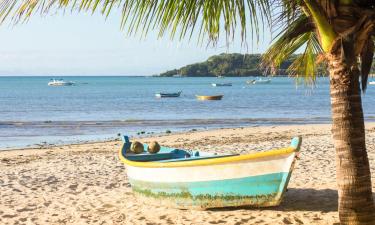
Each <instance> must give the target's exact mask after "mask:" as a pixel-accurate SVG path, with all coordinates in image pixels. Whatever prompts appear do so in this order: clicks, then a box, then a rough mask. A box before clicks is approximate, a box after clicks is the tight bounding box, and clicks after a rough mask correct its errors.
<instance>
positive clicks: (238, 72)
mask: <svg viewBox="0 0 375 225" xmlns="http://www.w3.org/2000/svg"><path fill="white" fill-rule="evenodd" d="M297 56H298V55H292V56H291V57H290V58H289V59H288V60H286V61H285V62H284V63H282V64H281V66H280V69H279V71H278V73H277V74H278V75H284V76H286V75H288V71H287V69H288V67H289V66H290V65H291V64H292V62H293V61H294V59H295V58H296V57H297ZM261 57H262V56H261V54H238V53H233V54H226V53H222V54H220V55H214V56H211V57H210V58H208V59H207V60H206V61H205V62H200V63H194V64H190V65H187V66H184V67H181V68H180V69H174V70H169V71H166V72H164V73H161V74H159V76H162V77H171V76H173V75H177V74H178V75H181V76H185V77H214V76H226V77H246V76H264V75H268V74H265V71H264V70H262V69H261V68H260V67H259V64H260V62H261ZM318 74H320V75H325V74H328V72H327V71H326V67H325V66H321V67H320V68H318ZM370 76H372V77H374V76H375V64H374V63H373V64H372V67H371V72H370Z"/></svg>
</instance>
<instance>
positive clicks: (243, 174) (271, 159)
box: [119, 136, 301, 209]
mask: <svg viewBox="0 0 375 225" xmlns="http://www.w3.org/2000/svg"><path fill="white" fill-rule="evenodd" d="M123 141H124V145H123V147H122V149H121V150H120V152H119V157H120V159H121V161H122V162H123V163H124V164H125V167H126V172H127V175H128V179H129V182H130V184H131V186H132V189H133V192H134V193H135V195H136V196H138V197H139V198H140V199H141V200H143V201H146V202H147V203H154V204H158V205H165V206H170V207H176V208H194V209H207V208H218V207H233V206H255V207H267V206H276V205H279V204H280V202H281V200H282V198H283V195H284V193H285V191H286V188H287V185H288V182H289V179H290V176H291V173H292V170H293V167H294V163H295V160H296V158H297V155H298V152H299V150H300V146H301V138H300V137H296V138H293V140H292V143H291V145H290V146H289V147H286V148H282V149H277V150H270V151H266V152H258V153H252V154H247V155H238V154H232V155H218V154H215V153H206V152H201V151H191V150H182V149H175V148H168V147H161V150H160V152H159V153H157V154H149V153H146V152H145V153H141V154H132V153H129V152H128V149H129V147H130V145H131V142H130V141H129V139H128V137H127V136H124V137H123ZM144 147H145V149H147V145H145V146H144Z"/></svg>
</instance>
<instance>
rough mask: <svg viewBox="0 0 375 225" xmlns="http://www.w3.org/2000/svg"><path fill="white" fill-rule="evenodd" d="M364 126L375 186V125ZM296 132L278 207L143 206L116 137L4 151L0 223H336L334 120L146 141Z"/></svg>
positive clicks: (261, 143) (253, 147)
mask: <svg viewBox="0 0 375 225" xmlns="http://www.w3.org/2000/svg"><path fill="white" fill-rule="evenodd" d="M366 126H367V134H366V135H367V136H366V137H367V140H366V141H367V146H368V152H369V158H370V165H371V170H372V174H373V175H372V181H373V182H372V183H373V186H375V177H374V176H375V146H374V143H375V124H367V125H366ZM296 135H302V137H303V144H302V150H301V155H300V158H301V159H300V160H299V161H298V163H297V165H296V169H295V171H294V172H293V175H292V178H291V182H290V184H289V187H288V188H289V191H288V192H287V193H286V195H285V198H284V200H283V202H282V203H281V205H280V206H278V207H273V208H263V209H256V208H239V209H231V210H228V209H226V210H209V211H194V210H178V209H170V208H166V207H163V206H159V207H155V206H148V205H145V204H142V203H140V202H138V201H137V200H136V199H135V198H134V197H133V195H132V192H131V188H130V185H129V183H128V180H127V178H126V172H125V168H124V166H123V165H122V163H121V162H120V161H119V160H118V156H117V152H118V150H119V148H120V146H121V143H120V142H117V141H116V142H102V143H91V144H79V145H66V146H61V147H51V148H49V149H28V150H13V151H2V152H1V151H0V224H137V225H138V224H335V223H338V214H337V212H336V210H337V192H336V190H335V189H336V181H335V162H334V154H335V153H334V149H333V145H332V141H331V135H330V125H303V126H279V127H256V128H237V129H220V130H213V131H204V132H191V133H185V134H172V135H168V136H160V137H153V138H148V139H142V140H140V141H142V142H145V141H147V140H157V141H158V142H159V143H161V144H163V145H168V146H175V147H183V148H190V149H200V150H208V151H217V152H226V153H229V152H236V153H246V152H250V151H261V150H268V149H272V148H278V147H283V146H287V145H289V141H290V139H291V137H292V136H296ZM373 190H374V191H375V189H373Z"/></svg>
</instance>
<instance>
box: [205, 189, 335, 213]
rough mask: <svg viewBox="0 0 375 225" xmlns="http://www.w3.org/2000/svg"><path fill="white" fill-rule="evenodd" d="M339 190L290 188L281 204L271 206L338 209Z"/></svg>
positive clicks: (288, 208)
mask: <svg viewBox="0 0 375 225" xmlns="http://www.w3.org/2000/svg"><path fill="white" fill-rule="evenodd" d="M337 199H338V195H337V190H333V189H319V190H318V189H311V188H307V189H300V188H289V189H288V191H287V192H286V193H285V196H284V199H283V201H282V202H281V204H280V205H279V206H275V207H269V208H267V209H271V210H272V209H274V210H279V211H317V212H334V211H337V207H338V204H337ZM240 209H255V208H254V207H227V208H215V209H210V210H213V211H225V210H240Z"/></svg>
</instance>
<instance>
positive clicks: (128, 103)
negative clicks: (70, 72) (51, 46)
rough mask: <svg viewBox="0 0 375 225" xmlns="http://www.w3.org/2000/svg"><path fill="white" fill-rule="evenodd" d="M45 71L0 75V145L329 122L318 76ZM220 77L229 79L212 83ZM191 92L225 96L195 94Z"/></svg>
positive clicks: (368, 110)
mask: <svg viewBox="0 0 375 225" xmlns="http://www.w3.org/2000/svg"><path fill="white" fill-rule="evenodd" d="M50 78H52V77H48V76H0V115H1V118H0V149H2V150H4V149H12V148H21V147H32V146H38V145H46V144H64V143H75V142H82V141H96V140H105V139H113V138H116V137H117V136H118V134H120V133H121V134H128V135H149V134H155V133H165V132H166V131H167V130H168V131H171V132H180V131H188V130H192V129H197V130H203V129H211V128H224V127H241V126H260V125H282V124H310V123H330V121H331V115H330V98H329V80H328V78H318V79H317V81H316V85H315V86H314V88H311V87H305V86H304V85H303V84H302V85H299V86H296V83H295V80H294V79H293V78H287V77H273V78H272V82H271V83H270V84H264V85H247V84H246V80H251V79H257V78H252V77H233V78H229V77H227V78H225V79H217V78H212V77H200V78H191V77H189V78H165V77H152V76H58V77H57V76H56V77H55V78H63V79H65V80H67V81H73V82H75V85H73V86H66V87H51V86H48V85H47V83H48V82H49V80H50ZM223 82H225V83H227V82H230V83H232V84H233V86H231V87H212V86H211V83H223ZM177 91H182V94H181V96H180V97H179V98H168V99H157V98H155V93H156V92H177ZM372 93H375V87H373V86H371V85H370V86H369V87H368V90H367V94H365V95H363V97H362V98H363V108H364V113H365V120H366V121H374V120H375V106H374V104H372V103H373V100H372V99H371V98H370V97H369V96H371V94H372ZM197 94H198V95H217V94H223V95H224V97H223V99H222V100H221V101H198V100H196V98H195V95H197ZM285 96H288V97H287V98H286V97H285Z"/></svg>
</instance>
